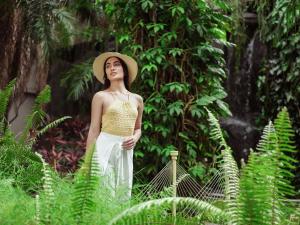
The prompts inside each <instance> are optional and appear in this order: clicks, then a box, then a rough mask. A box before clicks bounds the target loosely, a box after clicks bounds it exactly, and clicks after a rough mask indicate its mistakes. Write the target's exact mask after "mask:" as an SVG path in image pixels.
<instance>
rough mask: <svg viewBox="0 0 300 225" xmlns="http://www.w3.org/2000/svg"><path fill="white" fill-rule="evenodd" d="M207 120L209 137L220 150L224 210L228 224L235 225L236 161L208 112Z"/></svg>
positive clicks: (217, 123)
mask: <svg viewBox="0 0 300 225" xmlns="http://www.w3.org/2000/svg"><path fill="white" fill-rule="evenodd" d="M206 110H207V112H208V118H209V119H208V120H209V122H210V126H211V133H210V136H211V138H212V139H213V140H216V141H218V142H219V145H220V146H219V147H220V148H223V150H222V156H223V157H222V159H223V160H222V163H221V166H222V169H223V173H224V180H225V187H224V188H225V199H226V208H227V211H228V213H229V214H230V224H236V223H237V221H238V206H237V202H236V201H237V200H236V199H237V196H238V195H239V169H238V166H237V163H236V161H235V160H234V158H233V156H232V151H231V149H230V147H229V146H228V145H227V143H226V141H225V139H224V137H223V134H222V130H221V127H220V124H219V122H218V120H217V119H216V118H215V116H214V115H213V114H212V113H211V112H210V111H209V110H208V109H206Z"/></svg>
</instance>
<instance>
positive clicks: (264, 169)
mask: <svg viewBox="0 0 300 225" xmlns="http://www.w3.org/2000/svg"><path fill="white" fill-rule="evenodd" d="M275 171H276V164H275V163H274V160H273V159H272V157H270V156H269V155H268V154H259V153H257V152H251V154H250V156H249V160H248V164H247V165H246V166H245V167H243V169H242V173H241V179H240V195H239V198H238V205H239V224H253V225H271V224H280V221H281V216H282V214H281V212H280V202H279V201H278V195H277V188H276V182H275V181H276V177H275Z"/></svg>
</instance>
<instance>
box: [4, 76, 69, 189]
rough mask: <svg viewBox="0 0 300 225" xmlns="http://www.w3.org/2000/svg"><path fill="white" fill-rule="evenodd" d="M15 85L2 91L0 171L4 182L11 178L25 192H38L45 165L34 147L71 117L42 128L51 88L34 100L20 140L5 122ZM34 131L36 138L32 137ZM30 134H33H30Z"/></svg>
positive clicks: (12, 82) (11, 84)
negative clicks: (54, 128)
mask: <svg viewBox="0 0 300 225" xmlns="http://www.w3.org/2000/svg"><path fill="white" fill-rule="evenodd" d="M14 83H15V81H14V80H13V81H11V82H10V84H9V85H8V86H7V87H6V88H4V89H3V90H0V99H1V100H2V101H1V103H0V105H1V107H0V108H1V114H0V116H1V117H0V121H1V131H0V132H1V133H2V135H1V137H0V171H1V177H2V178H11V179H13V182H14V184H15V185H17V186H20V187H22V188H23V189H24V190H25V191H30V192H32V191H36V189H37V188H38V187H39V186H40V185H41V177H42V172H41V168H42V164H41V161H40V159H39V158H38V157H37V156H36V155H35V154H34V151H33V150H32V145H33V144H34V142H35V141H36V139H37V137H39V136H40V135H42V134H43V133H45V132H46V130H48V129H50V128H53V127H54V126H57V125H58V124H59V123H61V122H63V121H64V120H65V119H67V118H69V117H62V118H60V119H58V120H56V121H53V122H51V123H49V124H48V125H46V126H44V127H43V128H42V129H40V130H38V128H39V127H40V126H41V122H42V121H43V119H44V117H45V115H46V113H45V112H44V110H43V105H44V104H46V103H47V102H49V101H50V88H49V86H46V87H45V88H44V90H43V91H41V93H40V94H39V95H38V96H37V98H36V99H35V104H34V106H33V109H32V112H31V113H30V115H29V116H28V117H27V119H26V125H25V128H24V130H23V132H22V133H21V135H20V137H19V139H18V137H16V136H15V135H14V134H13V133H12V131H11V130H10V128H9V124H8V123H7V119H6V111H7V105H8V102H9V98H10V95H11V94H12V90H13V85H14ZM33 130H35V134H34V133H33ZM30 132H31V134H30Z"/></svg>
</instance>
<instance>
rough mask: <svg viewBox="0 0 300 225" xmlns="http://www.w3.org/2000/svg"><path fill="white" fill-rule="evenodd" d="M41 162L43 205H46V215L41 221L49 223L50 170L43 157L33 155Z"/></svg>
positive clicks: (50, 206) (51, 191)
mask: <svg viewBox="0 0 300 225" xmlns="http://www.w3.org/2000/svg"><path fill="white" fill-rule="evenodd" d="M35 154H36V155H37V156H38V157H39V158H40V159H41V161H42V163H43V173H44V176H43V181H44V183H43V192H44V194H45V203H46V206H45V207H46V208H47V210H46V214H45V216H44V218H42V220H43V221H44V222H46V223H50V222H51V209H52V208H53V204H54V191H53V183H54V182H53V179H52V176H51V170H50V168H49V165H48V164H47V163H46V162H45V160H44V159H43V157H42V156H41V155H40V154H39V153H37V152H36V153H35Z"/></svg>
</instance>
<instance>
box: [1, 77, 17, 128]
mask: <svg viewBox="0 0 300 225" xmlns="http://www.w3.org/2000/svg"><path fill="white" fill-rule="evenodd" d="M15 84H16V79H13V80H11V81H10V82H9V83H8V85H7V86H6V87H5V88H4V89H3V90H0V134H3V133H4V127H5V113H6V111H7V106H8V103H9V98H10V96H11V94H12V92H13V89H14V86H15Z"/></svg>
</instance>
